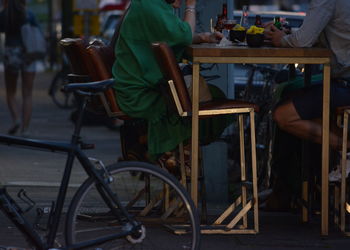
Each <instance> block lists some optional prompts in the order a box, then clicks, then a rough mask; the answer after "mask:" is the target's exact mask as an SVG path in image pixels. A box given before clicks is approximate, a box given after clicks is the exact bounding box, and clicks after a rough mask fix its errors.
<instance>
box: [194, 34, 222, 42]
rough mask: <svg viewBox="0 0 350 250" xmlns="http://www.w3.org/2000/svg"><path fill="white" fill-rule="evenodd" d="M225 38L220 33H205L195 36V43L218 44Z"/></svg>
mask: <svg viewBox="0 0 350 250" xmlns="http://www.w3.org/2000/svg"><path fill="white" fill-rule="evenodd" d="M223 37H224V35H223V34H222V33H220V32H213V33H211V32H203V33H198V34H195V36H194V37H193V43H218V42H220V40H221V39H222V38H223Z"/></svg>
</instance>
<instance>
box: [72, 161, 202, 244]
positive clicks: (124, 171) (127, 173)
mask: <svg viewBox="0 0 350 250" xmlns="http://www.w3.org/2000/svg"><path fill="white" fill-rule="evenodd" d="M107 169H108V172H109V174H110V175H111V176H112V177H113V180H114V181H113V182H112V183H110V187H111V188H112V190H113V191H114V192H116V193H118V197H119V199H120V200H121V201H122V204H124V205H125V204H128V205H126V206H125V208H126V209H127V210H128V212H129V213H130V214H131V215H132V216H136V217H135V218H136V219H137V221H140V222H142V223H143V226H145V228H146V230H145V231H146V236H145V238H144V239H143V240H142V241H141V242H139V243H131V242H130V240H128V239H126V238H125V237H124V238H120V239H116V240H113V241H110V242H106V243H105V244H103V245H101V246H98V247H97V248H96V246H94V247H92V248H88V249H144V250H145V249H152V250H154V249H157V250H161V249H167V250H169V249H193V250H194V249H199V244H200V226H199V216H198V212H197V210H196V208H195V206H194V204H193V201H192V200H191V198H190V197H189V195H188V193H187V192H186V190H185V189H184V187H183V186H181V185H180V183H179V182H178V180H176V178H175V177H174V176H172V175H170V174H169V173H168V172H166V171H165V170H163V169H161V168H159V167H157V166H153V165H151V164H148V163H144V162H119V163H117V164H113V165H111V166H109V167H107ZM148 178H150V179H148ZM147 180H148V181H149V185H146V184H145V183H146V182H147ZM94 184H95V181H94V179H92V178H89V179H87V180H86V181H85V182H84V183H83V184H82V185H81V187H80V188H79V189H78V191H77V192H76V194H75V196H74V198H73V200H72V202H71V205H70V208H69V210H68V213H67V220H66V243H67V245H68V246H70V245H72V244H75V243H79V242H81V241H85V240H91V239H92V238H94V237H96V235H98V236H103V235H105V234H110V233H111V231H113V233H115V232H117V231H118V230H120V228H121V227H122V225H120V223H119V222H118V220H115V217H113V216H112V217H111V216H110V215H111V213H109V211H110V210H109V208H108V207H107V206H106V205H105V203H104V202H103V201H102V198H101V196H100V194H98V193H97V191H96V189H95V187H94V186H95V185H94ZM166 186H168V187H169V196H168V197H169V200H170V201H171V202H169V203H170V205H172V204H174V203H175V206H174V211H173V212H169V211H171V210H169V209H168V210H166V211H167V212H168V213H170V214H169V216H168V217H167V216H166V212H165V211H164V205H165V203H166V202H165V200H164V199H161V200H159V201H157V202H155V203H154V205H148V207H147V206H146V204H152V203H151V202H154V200H155V198H156V197H157V196H158V197H160V196H161V197H162V198H164V194H161V193H162V191H164V187H166ZM144 187H146V188H147V189H148V190H149V192H145V195H140V197H139V198H138V199H137V200H136V201H134V203H133V204H130V203H131V201H133V199H135V197H137V196H138V194H139V193H140V192H141V190H143V189H144ZM129 189H130V190H129ZM160 194H161V195H160ZM143 199H144V200H143ZM172 202H174V203H172ZM170 207H171V206H170ZM149 208H151V209H149ZM147 209H149V211H148V212H146V211H147ZM142 213H144V214H142ZM176 213H177V214H176ZM108 216H109V217H108ZM171 228H172V229H177V230H179V232H178V233H180V234H175V233H174V231H173V230H172V229H171ZM169 229H170V230H169ZM99 230H101V232H100V231H99Z"/></svg>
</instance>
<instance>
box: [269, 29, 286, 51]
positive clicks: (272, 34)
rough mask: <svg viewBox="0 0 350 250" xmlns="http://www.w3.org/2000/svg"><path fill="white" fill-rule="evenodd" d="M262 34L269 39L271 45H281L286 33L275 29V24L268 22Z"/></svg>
mask: <svg viewBox="0 0 350 250" xmlns="http://www.w3.org/2000/svg"><path fill="white" fill-rule="evenodd" d="M264 35H265V37H266V38H267V39H269V40H271V43H272V45H273V46H276V47H281V46H282V44H281V40H282V38H283V37H284V36H285V35H286V33H285V32H283V31H282V30H279V29H277V28H276V26H275V25H273V24H270V25H267V26H266V27H265V32H264Z"/></svg>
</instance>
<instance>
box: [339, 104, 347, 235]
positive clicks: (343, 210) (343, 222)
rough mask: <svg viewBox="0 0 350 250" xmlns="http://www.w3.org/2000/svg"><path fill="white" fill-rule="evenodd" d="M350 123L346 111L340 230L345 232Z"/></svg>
mask: <svg viewBox="0 0 350 250" xmlns="http://www.w3.org/2000/svg"><path fill="white" fill-rule="evenodd" d="M348 125H349V113H348V111H347V110H345V111H344V121H343V143H342V161H341V184H340V185H341V187H340V230H341V231H342V232H345V219H346V216H345V213H346V210H345V207H346V199H345V193H346V152H347V141H348Z"/></svg>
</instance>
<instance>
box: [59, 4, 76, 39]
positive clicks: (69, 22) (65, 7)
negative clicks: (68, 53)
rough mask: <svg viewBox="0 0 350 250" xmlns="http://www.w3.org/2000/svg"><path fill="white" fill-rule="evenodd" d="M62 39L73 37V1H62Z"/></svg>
mask: <svg viewBox="0 0 350 250" xmlns="http://www.w3.org/2000/svg"><path fill="white" fill-rule="evenodd" d="M61 3H62V5H61V6H62V18H61V19H62V38H65V37H71V36H72V35H73V0H62V2H61Z"/></svg>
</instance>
